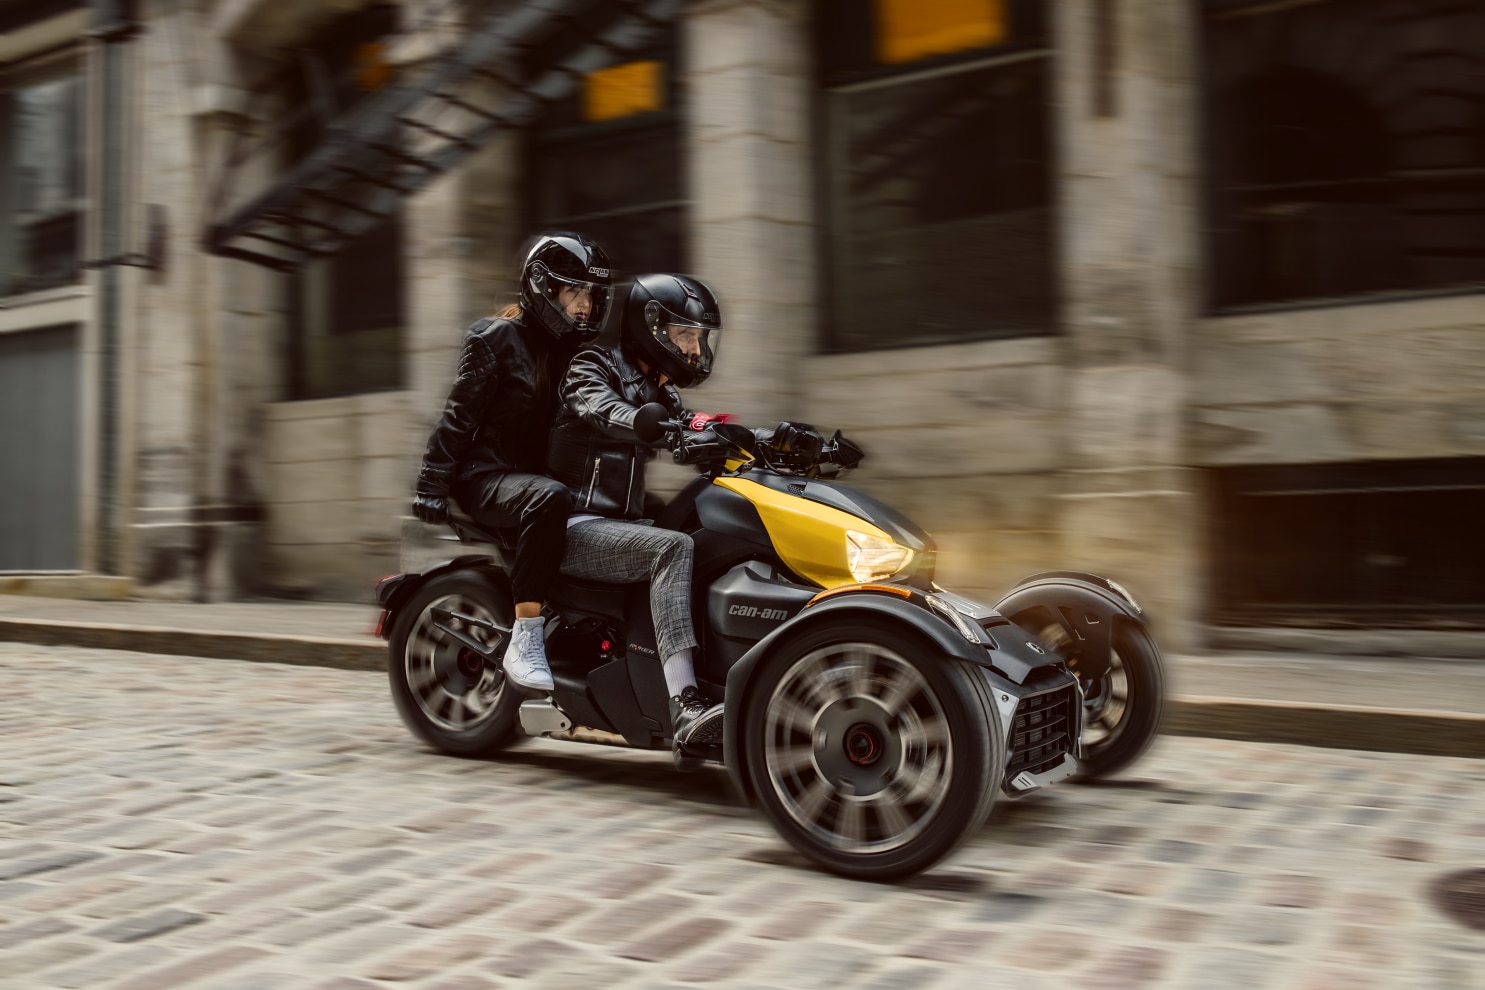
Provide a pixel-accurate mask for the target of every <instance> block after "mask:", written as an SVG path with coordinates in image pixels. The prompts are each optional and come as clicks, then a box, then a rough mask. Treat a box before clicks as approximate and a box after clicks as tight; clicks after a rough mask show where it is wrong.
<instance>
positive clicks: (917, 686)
mask: <svg viewBox="0 0 1485 990" xmlns="http://www.w3.org/2000/svg"><path fill="white" fill-rule="evenodd" d="M763 732H764V740H765V744H764V760H765V763H766V766H767V770H768V779H769V782H770V784H771V786H772V788H773V792H774V795H775V796H776V797H777V798H778V800H779V802H780V803H781V804H782V805H783V808H784V812H785V814H787V815H788V817H789V818H790V820H791V821H792V822H793V823H794V824H795V825H796V826H797V827H798V828H799V829H800V830H802V831H803V832H805V833H806V834H808V835H810V836H812V837H813V838H814V839H815V840H816V841H818V842H821V843H823V844H825V845H827V846H829V847H831V848H832V849H835V850H838V851H842V852H847V853H851V854H859V855H871V854H874V853H881V852H887V851H889V850H892V849H896V848H898V847H900V846H903V845H905V844H907V843H909V842H912V841H913V840H914V839H915V838H917V837H918V836H919V835H921V834H922V833H923V831H924V830H925V829H927V828H928V826H929V824H930V823H931V822H932V821H933V819H934V817H935V816H936V815H937V814H938V813H939V812H940V811H941V810H942V808H943V806H944V803H945V801H946V800H947V799H948V795H949V790H950V786H951V783H952V780H953V772H954V759H953V755H954V754H953V744H952V738H951V735H950V731H949V723H948V719H947V717H946V716H945V714H944V707H943V704H942V702H941V701H940V699H939V697H938V695H937V693H936V692H935V691H934V690H933V688H932V687H930V686H929V684H928V682H927V681H926V680H925V679H924V677H923V675H922V673H921V672H920V671H919V670H918V669H917V668H916V667H914V666H913V665H912V664H911V663H909V662H908V661H907V660H905V659H904V658H903V657H902V656H900V655H899V654H897V653H895V652H893V651H892V650H889V649H887V648H885V647H883V646H880V645H877V644H875V643H840V644H832V645H830V646H826V647H822V648H820V649H818V650H815V651H813V652H811V653H808V654H806V655H805V656H804V657H802V658H800V659H799V660H797V661H796V662H795V663H794V664H793V665H792V666H791V667H790V668H789V669H788V671H786V672H785V674H784V676H783V677H782V678H781V679H780V680H779V682H778V683H777V684H776V685H775V687H774V690H773V693H772V695H771V696H770V697H769V699H768V703H767V705H766V706H765V707H764V711H763Z"/></svg>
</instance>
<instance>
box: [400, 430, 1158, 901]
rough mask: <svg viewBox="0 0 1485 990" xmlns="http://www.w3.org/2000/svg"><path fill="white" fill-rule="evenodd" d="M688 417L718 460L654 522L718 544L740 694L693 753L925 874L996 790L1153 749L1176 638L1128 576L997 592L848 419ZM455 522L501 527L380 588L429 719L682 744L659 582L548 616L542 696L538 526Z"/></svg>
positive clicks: (836, 834) (451, 729)
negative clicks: (535, 560) (804, 430)
mask: <svg viewBox="0 0 1485 990" xmlns="http://www.w3.org/2000/svg"><path fill="white" fill-rule="evenodd" d="M665 415H666V413H665V409H664V407H662V406H659V405H652V406H646V407H645V408H644V409H642V410H640V414H639V418H638V420H637V421H636V431H637V432H639V434H640V436H641V438H642V439H644V440H645V441H646V442H651V443H658V442H661V441H665V442H666V444H667V445H668V446H669V447H670V448H671V450H672V453H673V456H674V458H675V460H676V461H677V462H678V463H683V464H692V465H695V466H697V467H698V469H699V476H698V477H697V478H696V479H695V480H694V481H692V482H691V483H690V484H689V485H688V486H687V487H686V488H685V489H684V490H682V491H681V492H680V493H679V494H678V495H676V496H675V497H674V498H673V499H672V500H671V501H670V503H669V504H668V505H666V506H665V507H664V509H663V510H662V511H660V512H659V513H658V515H657V517H656V518H655V520H654V525H656V526H660V527H664V528H668V529H675V530H679V531H682V532H685V533H689V534H690V535H691V537H692V539H693V540H694V542H695V568H694V572H693V576H694V581H693V586H694V592H693V610H692V614H693V617H694V621H695V623H696V626H697V629H696V633H697V637H698V639H699V641H700V648H699V650H698V651H697V655H696V674H697V679H698V682H699V683H700V686H701V688H702V691H703V693H705V694H708V695H710V696H711V697H714V698H722V699H724V700H725V702H726V714H725V720H724V733H723V740H722V742H721V744H720V745H713V746H710V747H708V748H706V749H705V750H703V751H699V752H694V753H687V754H682V755H681V756H679V757H678V759H677V762H678V764H681V765H682V768H683V769H694V768H695V767H696V766H699V765H700V764H702V763H703V762H705V761H715V762H719V763H722V764H723V765H725V766H726V768H727V770H728V772H729V773H730V774H731V776H732V778H733V779H734V781H735V782H736V784H737V785H738V787H739V788H740V789H741V791H742V792H743V793H744V794H745V795H746V796H747V797H748V798H749V800H751V801H753V802H755V803H756V804H758V805H759V806H761V807H762V809H763V811H764V812H765V813H766V814H767V816H768V818H769V820H770V821H771V822H772V823H773V825H774V826H775V827H776V828H777V830H778V831H779V833H780V834H781V835H782V836H783V837H784V838H785V839H786V840H787V841H788V842H789V843H790V844H792V845H793V846H794V847H795V848H796V849H798V850H799V851H800V852H801V853H803V854H804V855H805V856H806V857H808V858H809V859H811V860H813V861H814V862H816V863H818V864H820V865H821V866H823V867H825V868H827V869H830V870H832V871H834V872H837V873H840V874H843V875H846V876H850V877H856V878H861V879H874V880H892V879H898V878H902V877H906V876H910V875H912V874H914V873H917V872H919V871H921V870H924V869H927V868H928V867H930V866H932V865H933V864H934V863H937V862H938V861H940V860H941V859H943V858H944V857H945V856H947V855H948V854H949V853H951V852H952V851H953V850H954V849H955V848H956V847H957V846H958V845H959V844H960V843H961V842H963V841H964V840H965V839H966V838H967V837H968V836H969V835H971V834H972V833H973V832H974V831H975V830H977V829H978V828H979V827H980V826H981V825H982V824H983V823H984V821H985V819H986V817H987V815H988V814H989V811H990V806H991V802H992V801H993V800H994V799H995V797H996V796H997V795H1001V794H1003V795H1005V796H1007V797H1011V798H1016V797H1020V796H1022V795H1025V794H1028V793H1030V792H1032V791H1035V790H1037V789H1039V788H1042V787H1046V786H1048V785H1050V784H1053V783H1055V782H1057V781H1060V780H1063V779H1065V778H1068V777H1073V776H1081V777H1084V778H1091V777H1100V776H1104V775H1107V774H1112V773H1114V772H1115V771H1118V770H1120V769H1122V768H1123V767H1125V766H1127V765H1128V764H1129V763H1130V762H1131V761H1133V760H1134V759H1135V758H1136V757H1138V756H1139V755H1140V754H1141V753H1142V752H1143V751H1144V750H1145V748H1146V747H1147V746H1148V745H1149V743H1150V741H1151V739H1152V738H1153V736H1154V733H1155V730H1156V726H1157V723H1158V721H1159V717H1160V711H1161V705H1162V700H1163V694H1164V676H1163V673H1162V666H1161V659H1160V654H1159V651H1158V650H1157V648H1156V646H1155V643H1154V641H1153V639H1152V638H1151V636H1150V633H1149V630H1148V628H1147V624H1146V620H1145V616H1144V614H1143V613H1142V610H1141V608H1140V606H1139V605H1138V604H1137V603H1136V602H1135V600H1134V598H1133V597H1132V596H1131V595H1130V594H1129V593H1128V592H1127V591H1126V590H1125V589H1124V588H1122V587H1121V586H1120V585H1118V584H1116V583H1115V582H1112V581H1109V580H1106V579H1104V578H1101V577H1097V576H1095V575H1092V574H1084V573H1079V572H1073V571H1055V572H1047V573H1042V574H1036V575H1032V576H1031V577H1028V578H1026V579H1025V580H1023V581H1022V582H1021V583H1020V584H1018V585H1017V586H1016V587H1015V588H1014V589H1012V590H1011V591H1010V593H1009V594H1007V595H1006V596H1005V597H1004V598H1002V599H1001V600H1000V601H999V602H997V603H996V604H995V605H994V606H993V607H992V606H989V605H984V604H980V603H978V602H974V601H971V600H969V599H967V598H964V597H961V596H959V595H956V594H953V593H952V592H949V591H946V590H944V589H942V588H940V587H939V586H938V585H937V584H935V583H934V562H935V555H936V548H935V546H934V543H933V541H932V540H931V539H930V537H929V536H928V534H927V533H925V532H924V531H923V530H922V529H920V528H919V527H918V526H917V525H915V524H914V523H913V522H912V521H910V520H908V519H907V518H905V517H904V516H903V515H902V514H900V513H898V512H896V511H894V510H893V509H892V508H890V507H889V506H887V505H884V504H882V503H881V502H880V501H878V500H876V499H873V498H871V497H869V496H867V495H865V494H862V493H860V492H857V491H854V490H852V489H851V488H848V487H846V486H844V485H842V484H840V483H839V482H838V481H835V480H832V479H833V478H834V477H835V476H837V475H838V474H839V473H840V472H841V471H843V470H845V469H848V468H850V467H854V466H855V465H856V464H858V463H859V462H860V460H861V457H862V454H861V451H860V449H859V448H858V447H856V446H855V445H854V444H852V443H851V442H850V441H849V440H847V439H845V438H843V437H842V436H841V435H840V433H839V432H837V433H836V434H835V435H834V436H833V437H831V438H830V439H828V440H826V439H824V438H823V437H821V436H820V435H819V434H813V436H814V437H815V438H816V442H815V443H814V444H813V445H810V444H809V443H804V444H797V443H796V444H794V445H792V446H791V447H790V449H787V450H780V449H778V448H777V447H776V446H775V445H773V444H770V443H767V442H763V441H760V440H759V439H758V437H757V436H755V434H754V433H753V432H752V431H751V430H748V429H745V428H743V427H741V426H738V425H736V424H732V423H719V424H713V425H711V426H710V427H709V428H708V430H707V432H706V433H705V435H703V436H697V435H693V434H690V433H689V432H688V431H686V430H684V429H682V427H681V426H680V424H677V423H674V422H669V421H666V419H665ZM801 448H802V449H801ZM451 526H452V528H453V530H454V532H455V534H457V538H458V539H459V540H460V541H462V542H465V543H471V544H474V543H479V544H489V545H491V548H492V549H491V550H489V551H488V552H485V553H479V554H466V555H462V556H458V557H455V558H454V559H452V560H449V561H448V562H447V563H444V564H441V565H439V566H436V567H433V568H431V569H429V570H426V571H423V572H422V573H407V574H399V575H396V576H393V577H389V578H385V579H383V580H382V581H381V582H380V583H379V584H378V585H377V590H376V596H377V600H378V602H379V603H380V604H381V606H382V608H383V614H382V619H381V622H380V624H379V631H380V632H381V634H382V635H383V636H385V638H386V639H387V640H388V644H389V664H388V673H389V676H390V680H391V690H392V697H393V700H394V702H395V704H396V706H397V710H398V712H399V713H400V715H401V717H402V719H403V721H404V722H405V723H406V724H407V726H408V727H409V728H410V729H411V730H412V731H413V733H415V734H416V735H417V736H418V737H419V738H421V739H422V740H424V741H425V742H426V743H428V744H429V745H430V746H432V747H434V748H436V749H438V750H441V751H443V752H447V753H452V754H460V755H468V756H477V755H479V756H483V755H488V754H492V753H494V752H496V751H498V750H499V749H500V748H501V747H503V746H505V745H507V744H509V743H510V742H511V741H512V740H514V739H516V738H517V737H518V736H520V735H522V734H524V735H531V736H545V737H549V738H553V739H566V740H572V741H577V742H599V743H608V744H614V745H624V746H632V747H638V748H642V749H665V748H669V746H670V742H669V711H668V707H667V705H668V698H667V692H666V689H665V681H664V677H663V674H662V671H661V665H660V663H659V658H658V657H657V655H656V645H655V635H654V629H653V625H652V622H651V618H650V608H649V598H648V596H649V589H648V586H647V585H628V586H622V585H605V584H597V583H591V582H585V581H580V580H576V579H572V578H567V577H564V578H562V579H561V580H560V581H559V584H558V587H557V589H556V590H555V591H554V592H553V594H552V596H551V599H550V601H549V602H548V604H547V607H546V614H545V617H546V642H547V655H548V660H549V662H550V664H551V667H552V676H553V680H554V682H555V687H554V689H553V690H552V692H551V693H550V695H546V694H542V693H535V694H533V693H529V692H526V691H525V690H524V689H522V688H520V687H518V686H516V685H515V684H513V683H511V682H509V681H507V680H506V679H505V678H504V676H503V675H502V671H501V662H500V661H501V657H502V655H503V653H504V650H505V646H506V643H507V640H508V636H509V630H510V626H511V623H512V618H513V603H512V598H511V589H510V582H509V578H508V576H507V574H508V569H507V566H506V565H507V560H506V556H507V555H508V553H509V548H510V547H511V546H513V534H512V533H508V532H502V531H492V530H487V529H484V528H482V527H481V526H479V525H478V524H476V523H475V522H474V521H473V520H471V519H469V518H468V517H465V516H462V515H459V514H456V515H455V517H454V518H453V519H452V521H451Z"/></svg>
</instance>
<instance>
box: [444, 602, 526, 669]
mask: <svg viewBox="0 0 1485 990" xmlns="http://www.w3.org/2000/svg"><path fill="white" fill-rule="evenodd" d="M428 611H429V612H430V613H431V614H432V615H433V628H434V629H436V630H438V631H439V632H441V633H443V634H444V635H445V636H447V637H448V638H449V639H452V640H453V641H454V642H456V643H458V644H459V645H460V646H463V647H465V648H466V649H470V650H473V651H474V652H475V653H477V654H479V655H480V656H482V657H484V658H485V659H486V660H495V659H496V658H497V657H498V656H499V655H500V653H501V651H502V650H504V649H505V644H506V642H507V637H509V636H510V630H509V629H507V628H505V627H504V626H497V625H496V624H495V623H493V622H486V621H485V620H484V619H477V618H475V617H474V616H472V615H464V614H462V613H460V612H451V611H449V610H448V609H446V608H438V607H437V606H434V607H433V608H431V609H429V610H428ZM455 620H457V621H458V622H461V623H463V624H464V625H466V626H474V627H476V628H478V629H484V630H487V631H489V632H492V633H494V634H495V637H496V638H495V642H493V643H490V644H489V645H486V644H484V643H481V642H480V641H479V640H477V639H475V638H474V637H473V636H471V635H469V633H467V632H464V631H463V630H460V629H455V628H454V627H453V626H452V625H450V623H451V622H453V621H455ZM497 663H498V661H497Z"/></svg>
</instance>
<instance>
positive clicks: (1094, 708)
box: [1037, 623, 1130, 751]
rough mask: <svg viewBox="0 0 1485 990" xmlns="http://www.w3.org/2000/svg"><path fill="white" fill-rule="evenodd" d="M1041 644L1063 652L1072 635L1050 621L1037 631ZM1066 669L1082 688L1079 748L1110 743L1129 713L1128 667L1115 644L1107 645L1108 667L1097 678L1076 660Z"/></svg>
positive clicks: (1071, 645)
mask: <svg viewBox="0 0 1485 990" xmlns="http://www.w3.org/2000/svg"><path fill="white" fill-rule="evenodd" d="M1037 638H1038V639H1039V640H1041V641H1042V642H1043V643H1046V644H1047V645H1049V646H1052V647H1054V648H1056V649H1058V650H1061V651H1063V655H1064V656H1065V655H1067V653H1068V652H1070V651H1071V650H1072V649H1073V646H1074V644H1073V640H1072V637H1071V636H1069V635H1068V633H1067V630H1066V629H1064V628H1063V627H1062V626H1060V625H1057V624H1055V623H1054V624H1052V625H1049V626H1047V627H1045V628H1044V629H1042V630H1041V631H1040V632H1039V633H1037ZM1067 668H1068V670H1070V671H1072V673H1073V676H1074V677H1076V678H1077V679H1078V683H1079V685H1081V686H1082V689H1083V734H1082V745H1083V749H1084V750H1085V751H1086V750H1093V749H1097V748H1099V747H1100V746H1105V745H1107V744H1109V743H1110V742H1113V740H1114V738H1115V737H1116V736H1118V735H1119V733H1120V732H1122V731H1123V729H1124V724H1125V722H1126V716H1127V715H1128V714H1129V711H1130V707H1129V690H1130V678H1129V668H1128V666H1127V665H1126V664H1125V663H1124V658H1123V657H1121V656H1120V655H1119V650H1118V648H1117V647H1115V646H1112V645H1111V646H1110V648H1109V669H1108V670H1107V671H1106V672H1105V673H1103V674H1102V675H1101V676H1098V677H1088V676H1087V675H1085V674H1083V673H1082V672H1081V671H1079V670H1078V662H1077V661H1076V660H1072V659H1069V660H1068V662H1067Z"/></svg>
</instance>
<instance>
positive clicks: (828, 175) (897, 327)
mask: <svg viewBox="0 0 1485 990" xmlns="http://www.w3.org/2000/svg"><path fill="white" fill-rule="evenodd" d="M1043 17H1044V5H1043V4H1041V3H1038V2H1013V0H954V2H952V3H945V4H942V5H935V4H926V3H922V2H921V0H918V2H909V0H883V2H880V3H876V4H864V3H851V2H846V0H831V2H827V3H825V4H824V5H823V9H822V17H821V18H820V31H821V35H820V37H821V44H820V51H821V67H822V71H823V80H822V82H823V84H824V89H825V94H824V115H825V127H826V142H825V147H826V148H827V153H826V156H825V159H826V160H825V183H826V185H827V187H828V196H827V210H828V216H827V224H826V226H827V234H826V237H827V242H826V256H827V273H828V279H829V284H830V306H829V308H828V313H827V318H826V321H825V322H826V342H827V346H828V347H829V348H830V349H832V350H865V349H871V348H880V347H900V346H911V345H919V344H935V343H947V342H952V341H958V340H973V339H985V338H994V337H1011V336H1024V335H1030V334H1045V333H1050V332H1052V331H1053V329H1054V321H1055V319H1056V284H1055V273H1054V246H1053V238H1054V233H1055V225H1054V215H1053V209H1052V202H1053V184H1054V180H1053V168H1052V134H1051V120H1052V117H1051V107H1050V103H1049V95H1048V94H1049V85H1050V77H1049V74H1050V71H1051V65H1052V62H1051V58H1050V57H1049V56H1050V52H1049V51H1048V49H1047V47H1046V38H1045V31H1044V26H1043Z"/></svg>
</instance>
